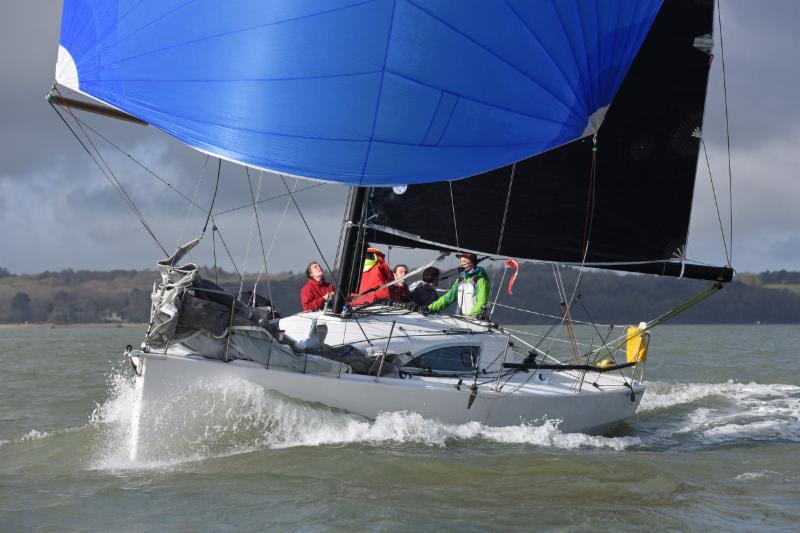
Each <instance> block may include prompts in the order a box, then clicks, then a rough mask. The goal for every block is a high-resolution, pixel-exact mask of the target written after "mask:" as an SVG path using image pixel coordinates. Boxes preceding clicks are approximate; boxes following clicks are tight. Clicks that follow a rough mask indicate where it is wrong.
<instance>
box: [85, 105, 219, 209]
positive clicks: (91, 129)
mask: <svg viewBox="0 0 800 533" xmlns="http://www.w3.org/2000/svg"><path fill="white" fill-rule="evenodd" d="M75 120H77V121H78V122H79V123H80V124H82V125H83V127H85V128H86V129H88V130H89V131H91V132H92V133H94V134H95V135H97V136H98V137H99V138H101V139H102V140H104V141H105V142H107V143H108V144H110V145H111V146H112V147H113V148H115V149H116V150H117V151H118V152H119V153H121V154H122V155H124V156H126V157H127V158H128V159H130V160H131V161H133V162H134V163H135V164H136V165H138V166H139V167H141V168H142V169H143V170H144V171H145V172H147V173H148V174H150V175H151V176H153V177H154V178H155V179H157V180H158V181H160V182H161V183H163V184H164V185H166V186H167V187H169V188H170V189H172V190H173V191H174V192H175V193H176V194H177V195H178V196H180V197H181V198H183V199H184V200H186V201H187V202H189V203H190V204H191V205H193V206H194V207H196V208H197V209H200V210H201V211H205V209H203V208H202V207H201V206H199V205H198V204H196V203H195V202H194V198H189V197H188V196H186V195H185V194H184V193H182V192H181V191H179V190H178V189H177V188H175V186H173V185H172V184H171V183H169V182H168V181H167V180H165V179H164V178H162V177H161V176H159V175H158V174H156V173H155V172H153V171H152V170H151V169H150V168H148V167H147V166H146V165H145V164H144V163H142V162H141V161H139V160H138V159H136V158H135V157H133V156H132V155H131V154H129V153H128V152H126V151H125V150H123V149H122V148H120V147H119V146H117V145H116V144H114V143H113V142H112V141H111V140H110V139H109V138H108V137H106V136H105V135H103V134H102V133H100V132H99V131H97V130H96V129H94V128H93V127H91V126H90V125H89V124H87V123H86V122H84V121H82V120H81V119H79V118H77V117H76V118H75ZM210 157H211V156H206V164H207V163H208V160H209V159H210ZM205 166H206V165H205V164H204V165H203V168H204V169H205Z"/></svg>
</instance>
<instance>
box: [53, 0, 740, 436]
mask: <svg viewBox="0 0 800 533" xmlns="http://www.w3.org/2000/svg"><path fill="white" fill-rule="evenodd" d="M713 14H714V13H713V4H712V3H711V2H683V1H677V0H666V1H663V2H662V1H660V0H651V1H641V2H636V3H634V2H626V1H618V2H603V3H596V2H582V1H577V0H576V1H564V2H528V1H526V2H522V1H509V2H505V3H503V4H498V5H495V4H492V3H475V4H472V3H470V4H465V3H453V2H441V1H436V0H427V1H426V0H396V1H395V0H373V1H361V2H356V1H331V2H319V3H314V2H311V3H301V2H294V1H277V0H276V1H272V2H256V1H245V0H238V1H235V2H229V3H225V4H224V5H221V4H216V3H202V2H200V3H187V4H177V3H172V2H160V1H155V0H144V1H141V0H140V1H137V2H124V1H119V2H99V1H86V0H82V1H77V0H65V2H64V9H63V20H62V28H61V40H60V46H59V55H58V63H57V67H56V82H57V83H58V85H59V86H60V87H62V88H66V89H69V90H71V91H73V92H76V93H80V94H82V95H84V96H89V97H91V98H92V99H93V100H95V101H99V103H98V102H94V101H86V100H85V99H84V100H76V99H74V98H71V97H69V96H65V95H64V94H62V93H61V92H60V90H58V89H56V90H54V91H53V92H51V94H50V96H49V98H50V101H51V104H53V105H54V106H59V107H60V108H64V109H66V110H67V111H68V112H69V114H70V115H71V116H72V117H73V118H74V120H76V121H77V124H78V125H80V120H79V119H78V118H77V117H76V116H75V113H74V111H76V110H85V111H93V112H101V113H104V114H107V115H110V116H113V117H116V118H124V119H126V120H133V121H138V122H141V123H146V124H150V125H153V126H155V127H156V128H158V129H161V130H163V131H165V132H166V133H168V134H170V135H172V136H174V137H176V138H178V139H179V140H181V141H183V142H184V143H186V144H187V145H188V146H190V147H193V148H195V149H197V150H200V151H201V152H204V153H206V154H209V155H211V156H213V157H216V158H218V160H219V163H218V165H221V164H222V161H223V160H225V161H230V162H233V163H236V164H240V165H244V166H247V167H249V168H255V169H260V170H263V171H269V172H270V173H273V174H275V175H277V176H294V177H299V178H304V179H312V180H321V181H325V182H331V183H339V184H344V185H347V186H349V187H350V194H349V198H348V202H347V206H346V215H345V224H344V227H343V235H342V239H341V243H340V247H339V250H338V263H337V268H336V269H335V272H336V276H337V278H336V279H335V282H336V287H337V292H336V296H335V298H334V299H333V302H332V305H331V306H330V307H329V308H326V309H324V310H321V311H315V312H303V313H299V314H294V315H291V316H287V317H279V315H278V311H280V310H276V309H273V307H272V304H271V302H265V301H261V299H260V298H259V297H258V294H256V291H255V290H254V291H253V292H252V295H251V296H250V297H245V296H243V294H242V292H241V291H240V292H239V294H231V293H229V292H227V291H225V290H224V289H223V288H222V287H219V286H218V285H216V284H214V283H213V282H211V281H210V280H207V279H204V278H203V277H202V276H201V275H200V271H199V269H198V268H197V266H196V265H194V264H191V263H184V262H183V258H184V257H185V256H186V254H187V253H188V252H189V251H190V250H191V249H192V248H194V247H195V246H198V245H200V244H201V242H202V240H203V236H204V235H206V231H207V229H208V228H209V226H210V227H211V235H212V237H213V235H214V232H216V231H217V227H216V224H215V222H214V221H213V220H212V219H213V199H212V200H211V208H210V209H209V210H208V215H207V217H206V221H205V225H204V227H203V230H202V232H201V234H200V236H199V237H198V238H197V239H195V240H194V241H192V242H190V243H188V244H186V245H184V246H181V247H179V248H178V249H177V251H175V252H174V253H171V254H170V253H168V251H167V250H166V248H165V247H163V246H162V250H163V251H164V255H165V256H167V257H166V258H164V259H162V260H161V261H159V270H160V274H161V278H160V279H159V280H157V281H156V283H155V284H154V288H153V293H152V302H153V303H152V313H151V320H150V325H149V327H148V331H147V333H146V337H145V340H144V342H143V343H142V346H141V347H140V348H138V349H134V348H133V347H128V349H127V350H126V356H127V357H128V358H129V359H130V361H131V363H132V364H133V368H134V369H135V372H136V376H137V377H136V380H137V395H138V400H137V402H138V403H137V405H136V406H135V408H134V409H133V412H134V416H136V417H139V416H146V413H147V405H148V404H152V405H157V404H159V403H161V402H165V401H167V400H168V398H169V397H170V396H171V395H174V394H176V393H180V391H184V390H187V389H189V388H191V387H193V386H194V385H195V384H197V383H201V382H203V381H213V382H223V381H224V380H225V379H242V380H247V381H250V382H253V383H256V384H258V385H260V386H263V387H264V388H266V389H269V390H274V391H277V392H279V393H281V394H284V395H286V396H288V397H291V398H295V399H299V400H303V401H307V402H316V403H319V404H323V405H326V406H330V407H333V408H336V409H342V410H346V411H349V412H352V413H356V414H359V415H362V416H365V417H368V418H375V417H376V416H378V415H379V414H380V413H384V412H391V411H409V412H416V413H420V414H421V415H423V416H425V417H428V418H431V419H438V420H440V421H442V422H446V423H459V424H460V423H465V422H479V423H482V424H486V425H493V426H506V425H517V424H520V423H523V424H536V423H541V422H543V421H545V420H551V421H557V422H558V423H559V424H560V428H561V429H562V430H565V431H583V432H600V431H604V430H605V429H607V428H609V427H611V426H613V425H614V424H616V423H619V422H620V421H622V420H624V419H625V418H627V417H630V416H632V415H633V414H634V413H635V412H636V408H637V406H638V404H639V402H640V400H641V398H642V395H643V394H644V393H645V386H644V384H643V383H642V376H643V371H644V366H645V358H646V355H647V351H648V338H649V332H650V330H652V329H653V328H654V327H656V326H658V325H660V324H661V323H663V322H664V321H666V320H668V319H669V318H671V317H672V316H674V315H675V314H677V313H679V312H681V311H683V310H684V309H686V308H688V307H689V306H691V305H694V304H696V303H698V302H699V301H701V300H702V299H704V298H706V297H708V296H710V295H711V294H713V293H714V292H716V291H718V290H719V289H720V288H721V287H722V285H723V284H724V283H726V282H728V281H730V280H731V279H732V276H733V269H732V268H731V267H730V265H725V266H719V267H716V266H710V265H701V264H697V263H693V262H691V261H689V260H688V259H687V257H686V243H687V235H688V229H689V217H690V213H691V207H692V195H693V191H694V182H695V173H696V169H697V161H698V153H699V147H700V137H701V135H702V134H701V133H700V132H702V121H703V110H704V105H705V98H706V85H707V81H708V72H709V68H710V52H711V50H712V49H713V37H712V26H713ZM218 176H219V174H218ZM218 179H219V178H218ZM276 179H280V178H279V177H276ZM219 185H220V184H219V182H217V186H219ZM287 191H288V194H289V195H291V194H292V191H291V190H289V189H288V187H287ZM292 198H293V197H292ZM367 243H371V244H373V245H374V244H382V245H388V246H404V247H409V248H415V249H427V250H433V251H437V252H439V253H442V254H448V253H456V252H470V253H474V254H477V255H478V256H479V257H481V258H482V259H485V258H489V259H504V258H514V259H518V260H531V261H539V262H544V263H548V264H551V265H553V271H554V280H555V284H556V286H557V288H558V294H559V296H560V300H561V309H562V315H561V316H559V317H557V318H556V322H557V326H558V329H560V330H565V331H567V332H568V335H567V343H568V346H569V348H570V351H571V354H570V356H569V357H568V358H564V357H558V356H556V355H555V354H554V352H552V351H550V350H549V349H546V348H544V347H543V345H542V343H541V342H536V341H534V340H532V339H531V338H530V337H526V333H525V332H523V331H516V330H514V329H512V328H509V327H507V326H504V325H501V324H497V323H496V322H494V321H493V320H492V317H491V306H490V307H489V308H487V309H486V310H485V312H484V313H482V315H481V317H480V318H472V317H468V316H457V315H447V314H439V315H435V314H427V313H423V312H420V311H424V309H423V310H420V309H418V308H416V307H414V306H408V305H405V304H398V303H396V302H386V301H375V302H372V303H370V304H367V305H363V306H355V305H353V303H352V301H353V296H354V295H356V296H363V294H362V295H357V294H356V293H357V288H358V287H359V276H360V273H361V265H362V264H363V253H364V250H365V248H366V245H367ZM561 265H570V266H572V267H576V268H579V269H582V268H602V269H612V270H617V271H627V272H638V273H643V274H656V275H666V276H676V277H683V278H695V279H706V280H709V282H710V284H709V287H708V289H706V290H704V291H703V292H701V293H700V294H698V295H697V296H695V297H694V298H693V299H692V300H690V301H689V302H687V303H686V304H685V305H682V306H680V307H679V308H676V309H673V310H671V311H669V312H667V313H665V314H664V315H662V316H659V317H656V318H654V319H652V320H649V321H646V322H642V323H641V324H638V325H633V326H630V327H625V328H622V329H621V330H620V329H617V330H616V334H615V335H607V336H605V337H604V338H603V339H602V342H600V343H599V344H597V345H590V346H585V345H582V344H581V343H580V342H579V340H578V338H577V336H576V334H575V328H574V323H575V321H574V320H573V319H572V316H571V313H570V309H571V305H572V303H573V302H574V299H575V292H576V291H575V290H574V289H573V288H570V287H566V286H565V285H564V283H563V278H562V277H561V276H560V274H559V272H560V270H559V269H560V268H561ZM418 270H421V268H420V269H417V271H418ZM501 284H502V283H501ZM494 290H495V291H499V290H500V286H495V287H494ZM546 336H547V334H545V335H543V337H546Z"/></svg>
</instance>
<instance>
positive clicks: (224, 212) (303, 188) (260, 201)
mask: <svg viewBox="0 0 800 533" xmlns="http://www.w3.org/2000/svg"><path fill="white" fill-rule="evenodd" d="M325 185H327V183H316V184H314V185H309V186H307V187H301V188H300V189H296V190H293V191H292V192H293V193H298V192H303V191H310V190H311V189H316V188H317V187H323V186H325ZM289 196H290V194H289V193H281V194H276V195H275V196H270V197H269V198H264V199H263V200H259V201H258V202H257V204H265V203H267V202H271V201H272V200H277V199H279V198H289ZM289 201H291V199H289ZM252 206H253V204H243V205H240V206H238V207H233V208H231V209H226V210H225V211H217V212H216V213H214V216H215V217H218V216H220V215H227V214H228V213H233V212H234V211H239V210H240V209H247V208H248V207H252Z"/></svg>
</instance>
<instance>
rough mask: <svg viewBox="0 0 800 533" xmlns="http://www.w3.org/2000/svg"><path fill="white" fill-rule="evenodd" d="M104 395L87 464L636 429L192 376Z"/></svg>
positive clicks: (599, 441)
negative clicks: (465, 417) (448, 413)
mask: <svg viewBox="0 0 800 533" xmlns="http://www.w3.org/2000/svg"><path fill="white" fill-rule="evenodd" d="M109 382H110V389H111V390H110V394H109V399H108V400H107V401H106V402H105V403H103V404H102V405H98V406H97V408H96V409H95V411H94V413H93V414H92V417H91V423H92V424H94V425H97V426H98V427H99V428H101V439H100V443H99V448H98V453H97V457H96V459H95V461H94V464H93V467H95V468H100V469H127V468H164V467H169V466H171V465H176V464H180V463H183V462H187V461H195V460H201V459H207V458H212V457H222V456H227V455H232V454H239V453H247V452H251V451H255V450H260V449H284V448H292V447H299V446H332V445H338V446H341V445H351V444H366V445H397V446H401V445H423V446H433V447H447V446H448V445H450V444H452V443H456V442H459V441H468V440H484V441H489V442H494V443H500V444H518V445H532V446H538V447H546V448H557V449H565V450H572V449H578V448H598V449H599V448H603V449H611V450H623V449H626V448H629V447H631V446H637V445H639V444H641V440H640V439H639V438H638V437H630V436H623V437H603V436H595V435H586V434H582V433H564V432H562V431H561V430H560V429H559V428H558V422H557V421H550V420H546V421H544V422H542V423H541V424H539V425H528V424H521V425H518V426H508V427H490V426H485V425H483V424H480V423H478V422H470V423H466V424H460V425H459V424H444V423H441V422H438V421H436V420H432V419H427V418H424V417H423V416H421V415H419V414H417V413H413V412H405V411H401V412H390V413H383V414H381V415H379V416H378V417H377V418H376V419H375V420H368V419H365V418H362V417H360V416H358V415H354V414H351V413H347V412H343V411H338V410H335V409H331V408H328V407H325V406H322V405H318V404H309V403H306V402H301V401H297V400H293V399H291V398H288V397H285V396H283V395H281V394H278V393H275V392H272V391H266V390H264V389H263V387H261V386H259V385H255V384H253V383H250V382H248V381H245V380H241V379H228V380H225V381H220V382H213V383H211V382H197V383H195V384H194V385H193V386H192V387H189V388H187V389H185V390H181V391H176V393H175V394H174V396H173V397H171V398H170V399H169V401H167V402H163V403H161V404H159V405H155V406H153V405H148V406H147V407H146V408H145V409H144V410H143V411H141V413H140V415H141V416H140V417H135V416H132V408H131V407H132V406H133V405H135V404H136V394H137V392H136V389H135V384H134V381H133V380H132V379H130V378H128V377H125V376H124V375H122V374H119V375H115V376H113V377H112V378H111V379H110V381H109Z"/></svg>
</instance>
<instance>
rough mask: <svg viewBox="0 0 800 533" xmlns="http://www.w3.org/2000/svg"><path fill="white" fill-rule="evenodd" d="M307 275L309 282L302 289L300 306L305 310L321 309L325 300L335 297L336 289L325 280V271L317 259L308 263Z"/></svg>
mask: <svg viewBox="0 0 800 533" xmlns="http://www.w3.org/2000/svg"><path fill="white" fill-rule="evenodd" d="M306 276H307V277H308V282H307V283H306V284H305V285H304V286H303V289H302V290H301V291H300V306H301V307H302V308H303V311H319V310H320V309H322V308H323V307H325V302H327V301H329V300H332V299H333V294H334V292H336V289H334V287H333V285H332V284H330V283H328V282H327V281H325V271H324V270H322V267H321V266H319V263H317V262H316V261H312V262H310V263H309V264H308V266H307V267H306Z"/></svg>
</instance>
